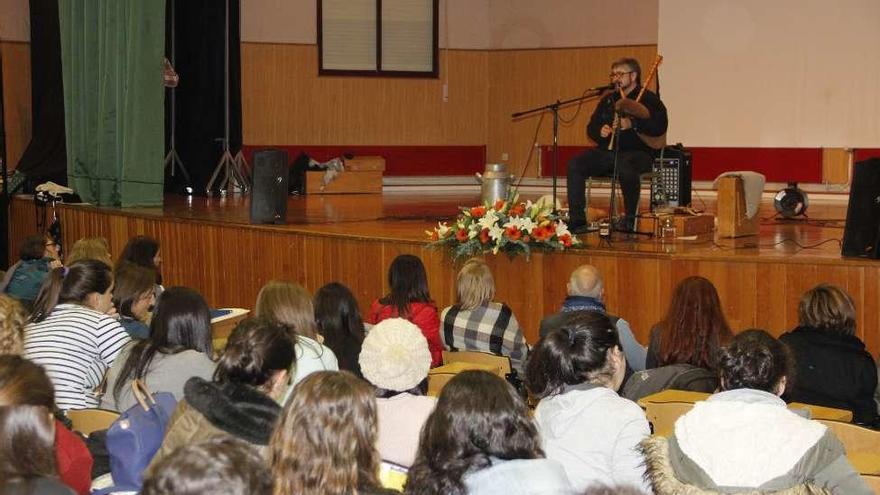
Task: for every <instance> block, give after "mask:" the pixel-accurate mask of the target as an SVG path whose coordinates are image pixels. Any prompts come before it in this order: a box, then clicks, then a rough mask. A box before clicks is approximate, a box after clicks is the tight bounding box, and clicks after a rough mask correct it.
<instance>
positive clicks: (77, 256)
mask: <svg viewBox="0 0 880 495" xmlns="http://www.w3.org/2000/svg"><path fill="white" fill-rule="evenodd" d="M86 259H91V260H98V261H103V262H104V263H106V264H107V266H113V258H112V257H111V256H110V243H109V242H107V239H105V238H103V237H83V238H82V239H80V240H78V241H76V242H74V243H73V247H71V248H70V254H68V255H67V259H66V261H67V264H68V265H70V264H72V263H73V262H74V261H79V260H86Z"/></svg>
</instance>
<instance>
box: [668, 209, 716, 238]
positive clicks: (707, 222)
mask: <svg viewBox="0 0 880 495" xmlns="http://www.w3.org/2000/svg"><path fill="white" fill-rule="evenodd" d="M713 230H715V215H710V214H708V213H702V214H700V215H675V235H676V236H677V237H688V236H692V235H701V234H708V233H710V232H712V231H713Z"/></svg>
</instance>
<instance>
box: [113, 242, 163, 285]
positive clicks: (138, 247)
mask: <svg viewBox="0 0 880 495" xmlns="http://www.w3.org/2000/svg"><path fill="white" fill-rule="evenodd" d="M159 249H160V246H159V241H157V240H156V239H154V238H152V237H150V236H147V235H136V236H134V237H132V238H131V239H129V240H128V243H127V244H126V245H125V247H124V248H122V254H120V255H119V259H118V260H116V266H117V267H119V266H120V265H122V264H123V263H134V264H135V265H138V266H142V267H144V268H152V269H153V270H156V297H159V294H161V293H162V290H163V288H162V256H161V254H160V252H159Z"/></svg>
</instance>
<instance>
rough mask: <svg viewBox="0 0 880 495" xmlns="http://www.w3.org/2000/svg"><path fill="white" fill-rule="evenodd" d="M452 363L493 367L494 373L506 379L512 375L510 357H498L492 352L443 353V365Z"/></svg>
mask: <svg viewBox="0 0 880 495" xmlns="http://www.w3.org/2000/svg"><path fill="white" fill-rule="evenodd" d="M450 363H472V364H480V365H486V366H491V367H493V368H494V370H493V372H494V373H495V374H496V375H498V376H500V377H501V378H504V376H505V375H507V374H508V373H510V358H509V357H508V356H497V355H495V354H492V353H490V352H481V351H443V364H444V365H446V364H450Z"/></svg>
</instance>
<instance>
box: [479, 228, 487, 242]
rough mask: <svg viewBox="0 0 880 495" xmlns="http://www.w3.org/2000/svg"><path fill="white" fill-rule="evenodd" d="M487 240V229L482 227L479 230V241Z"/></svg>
mask: <svg viewBox="0 0 880 495" xmlns="http://www.w3.org/2000/svg"><path fill="white" fill-rule="evenodd" d="M487 242H489V229H483V230H481V231H480V243H482V244H486V243H487Z"/></svg>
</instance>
